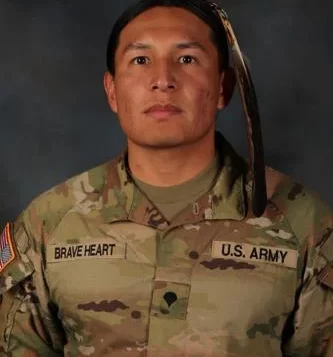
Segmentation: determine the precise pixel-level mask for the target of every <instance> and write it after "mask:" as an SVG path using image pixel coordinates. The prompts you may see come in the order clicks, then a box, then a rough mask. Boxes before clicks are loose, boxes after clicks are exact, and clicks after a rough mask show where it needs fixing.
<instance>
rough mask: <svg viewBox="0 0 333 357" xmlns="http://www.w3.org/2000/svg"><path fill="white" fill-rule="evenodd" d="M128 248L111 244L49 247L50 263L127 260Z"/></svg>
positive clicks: (47, 255)
mask: <svg viewBox="0 0 333 357" xmlns="http://www.w3.org/2000/svg"><path fill="white" fill-rule="evenodd" d="M125 255H126V246H125V245H120V244H116V243H111V242H98V243H79V244H60V245H49V246H48V247H47V251H46V259H47V262H48V263H58V262H62V261H69V260H83V259H96V258H97V259H110V258H116V259H119V258H125Z"/></svg>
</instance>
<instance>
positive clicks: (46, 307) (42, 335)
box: [0, 222, 64, 357]
mask: <svg viewBox="0 0 333 357" xmlns="http://www.w3.org/2000/svg"><path fill="white" fill-rule="evenodd" d="M10 239H11V244H12V246H13V249H14V250H15V259H14V260H13V261H12V262H11V263H10V264H8V266H5V267H4V269H2V270H0V356H1V357H3V356H11V357H16V356H17V357H18V356H25V355H29V356H63V352H62V351H63V346H64V334H63V332H62V328H61V324H60V322H59V321H58V319H57V318H56V313H55V310H54V307H53V305H52V302H51V301H50V300H49V298H48V290H47V287H46V286H45V281H44V278H43V272H42V268H41V265H40V262H39V260H40V257H38V254H36V252H35V249H34V248H33V247H32V246H31V239H30V238H29V236H28V234H27V231H26V229H25V226H24V224H23V222H19V223H16V224H15V225H13V228H12V233H11V237H10Z"/></svg>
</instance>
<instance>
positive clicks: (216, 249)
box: [212, 241, 298, 268]
mask: <svg viewBox="0 0 333 357" xmlns="http://www.w3.org/2000/svg"><path fill="white" fill-rule="evenodd" d="M212 257H213V258H229V259H230V258H233V259H237V260H244V261H245V260H246V261H252V262H264V263H271V264H277V265H283V266H286V267H288V268H296V267H297V261H298V252H297V250H293V249H285V248H276V247H268V246H262V245H253V244H248V243H235V242H221V241H214V242H213V245H212Z"/></svg>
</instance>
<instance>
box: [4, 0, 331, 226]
mask: <svg viewBox="0 0 333 357" xmlns="http://www.w3.org/2000/svg"><path fill="white" fill-rule="evenodd" d="M131 2H132V1H128V0H127V1H123V0H121V1H120V0H119V1H118V0H109V1H106V0H105V1H102V0H95V1H83V0H71V1H70V0H62V1H61V0H57V1H56V0H48V1H44V0H43V1H42V0H39V1H37V0H29V1H19V0H0V118H1V140H0V164H1V174H0V228H1V226H3V224H4V223H5V221H7V220H13V219H14V218H15V217H16V216H17V215H18V214H19V212H20V211H21V210H22V209H24V208H25V207H26V206H27V205H28V203H29V202H30V201H31V199H32V198H34V197H35V196H36V195H38V194H39V193H41V192H43V191H44V190H46V189H48V188H50V187H52V186H54V185H55V184H57V183H59V182H61V181H63V180H64V179H66V178H67V177H69V176H72V175H74V174H76V173H79V172H81V171H83V170H86V169H88V168H90V167H93V166H95V165H97V164H99V163H102V162H104V161H107V160H109V159H110V158H112V157H113V156H114V155H116V154H117V153H118V152H119V151H120V150H121V149H122V147H123V145H124V142H125V141H124V136H123V134H122V133H121V130H120V128H119V126H118V124H117V121H116V118H115V117H114V116H113V114H112V113H111V112H110V110H109V108H108V106H107V103H106V100H105V96H104V92H103V88H102V77H103V73H104V70H105V48H106V43H107V39H108V35H109V32H110V30H111V27H112V25H113V23H114V21H115V19H116V18H117V17H118V16H119V14H120V13H121V11H122V10H123V9H124V8H125V7H126V6H127V5H129V4H130V3H131ZM223 8H224V9H225V10H226V11H227V12H228V13H229V16H230V18H231V20H232V24H233V26H234V28H235V31H236V34H237V35H238V39H239V42H240V44H241V47H242V49H243V51H244V52H245V54H246V55H247V57H248V58H249V59H250V62H251V69H252V75H253V78H254V81H255V85H256V89H257V94H258V97H259V103H260V107H261V114H262V122H263V131H264V141H265V147H266V161H267V163H268V164H269V165H270V166H273V167H275V168H277V169H279V170H282V171H284V172H286V173H287V174H290V175H292V176H294V177H295V178H296V179H298V180H301V181H302V182H303V183H305V184H306V185H308V186H309V187H311V188H313V189H315V190H316V191H317V192H319V193H320V195H321V196H322V197H323V198H324V199H325V200H326V201H328V202H329V203H330V204H331V205H332V204H333V191H332V188H331V183H332V181H333V167H332V162H333V143H332V141H331V140H332V139H331V138H332V129H333V123H332V118H333V115H332V114H333V110H332V98H331V97H332V90H331V82H332V80H333V78H332V77H333V70H332V66H331V63H332V32H333V24H332V17H331V13H332V10H333V2H332V1H331V0H317V1H308V0H270V1H264V0H251V1H248V0H238V1H234V0H225V1H224V2H223ZM218 127H219V129H220V130H221V131H222V132H223V133H224V134H225V136H226V137H227V138H228V139H229V140H230V141H231V142H232V143H233V144H234V146H235V147H236V149H237V150H238V151H239V152H240V153H242V154H243V155H246V137H245V126H244V123H243V117H242V113H241V109H240V106H239V98H238V93H236V95H235V96H234V97H233V100H232V103H231V105H230V107H229V108H228V109H227V110H226V111H224V112H223V113H222V115H220V117H219V124H218Z"/></svg>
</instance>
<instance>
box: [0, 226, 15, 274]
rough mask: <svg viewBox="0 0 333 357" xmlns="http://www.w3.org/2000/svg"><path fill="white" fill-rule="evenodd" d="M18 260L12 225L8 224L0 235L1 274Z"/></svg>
mask: <svg viewBox="0 0 333 357" xmlns="http://www.w3.org/2000/svg"><path fill="white" fill-rule="evenodd" d="M15 258H16V253H15V250H14V245H13V242H12V237H11V224H10V223H7V224H6V226H5V229H4V230H3V232H2V233H1V235H0V273H1V271H2V270H4V269H5V267H6V266H7V265H8V264H10V263H11V262H12V261H13V260H14V259H15Z"/></svg>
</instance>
